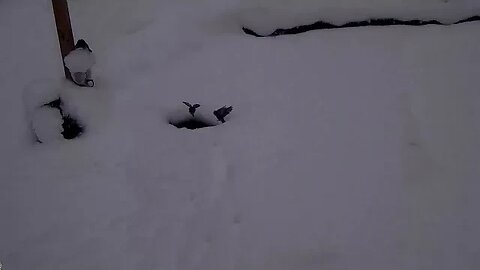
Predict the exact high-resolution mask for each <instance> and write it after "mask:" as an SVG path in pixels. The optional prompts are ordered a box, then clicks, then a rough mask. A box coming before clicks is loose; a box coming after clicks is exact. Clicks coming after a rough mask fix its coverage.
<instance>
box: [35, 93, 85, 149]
mask: <svg viewBox="0 0 480 270" xmlns="http://www.w3.org/2000/svg"><path fill="white" fill-rule="evenodd" d="M34 114H35V116H34V118H33V122H32V130H33V134H34V139H35V141H36V142H38V143H45V142H49V141H53V140H56V139H58V137H59V136H61V137H63V138H64V139H66V140H72V139H75V138H77V137H79V136H80V135H81V134H82V133H83V130H84V127H83V126H82V124H81V123H80V122H79V121H78V120H77V119H76V118H75V117H73V116H72V115H70V114H66V113H65V109H64V104H63V102H62V100H61V98H57V99H55V100H53V101H51V102H48V103H46V104H44V105H42V106H40V107H39V108H37V109H36V111H35V112H34Z"/></svg>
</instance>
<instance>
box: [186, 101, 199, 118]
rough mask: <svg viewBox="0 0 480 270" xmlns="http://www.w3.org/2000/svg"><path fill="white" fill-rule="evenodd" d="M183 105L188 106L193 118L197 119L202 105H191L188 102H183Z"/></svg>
mask: <svg viewBox="0 0 480 270" xmlns="http://www.w3.org/2000/svg"><path fill="white" fill-rule="evenodd" d="M183 104H185V105H187V107H188V112H189V113H190V114H191V115H192V117H195V112H196V110H197V108H198V107H200V104H193V105H192V104H190V103H188V102H185V101H184V102H183Z"/></svg>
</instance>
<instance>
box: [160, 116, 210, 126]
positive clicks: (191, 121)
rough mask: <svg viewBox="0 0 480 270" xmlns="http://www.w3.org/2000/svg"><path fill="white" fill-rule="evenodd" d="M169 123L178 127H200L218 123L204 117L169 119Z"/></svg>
mask: <svg viewBox="0 0 480 270" xmlns="http://www.w3.org/2000/svg"><path fill="white" fill-rule="evenodd" d="M168 123H169V124H170V125H172V126H174V127H176V128H186V129H199V128H206V127H213V126H216V125H217V123H215V122H212V121H209V120H207V119H204V118H202V117H185V118H180V119H175V120H169V121H168Z"/></svg>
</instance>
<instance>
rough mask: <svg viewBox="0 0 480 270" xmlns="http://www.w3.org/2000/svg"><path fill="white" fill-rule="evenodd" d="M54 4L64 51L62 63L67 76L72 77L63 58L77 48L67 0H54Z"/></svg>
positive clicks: (61, 47) (60, 40)
mask: <svg viewBox="0 0 480 270" xmlns="http://www.w3.org/2000/svg"><path fill="white" fill-rule="evenodd" d="M52 6H53V14H54V15H55V24H56V26H57V35H58V42H59V44H60V51H61V52H62V65H63V67H64V70H65V77H66V78H67V79H71V74H70V72H69V71H68V69H67V68H66V67H65V64H64V63H63V58H64V57H65V56H67V54H68V53H70V52H71V51H72V50H73V49H74V48H75V45H74V41H73V32H72V25H71V23H70V15H69V14H68V4H67V0H52Z"/></svg>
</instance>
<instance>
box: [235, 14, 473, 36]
mask: <svg viewBox="0 0 480 270" xmlns="http://www.w3.org/2000/svg"><path fill="white" fill-rule="evenodd" d="M474 21H480V16H472V17H469V18H466V19H463V20H460V21H457V22H455V23H450V24H447V23H441V22H439V21H437V20H427V21H424V20H399V19H391V18H378V19H369V20H365V21H356V22H348V23H345V24H342V25H335V24H331V23H328V22H324V21H317V22H315V23H313V24H308V25H300V26H295V27H292V28H287V29H283V28H279V29H277V30H275V31H273V32H272V33H271V34H269V35H260V34H257V33H256V32H255V31H253V30H252V29H249V28H246V27H242V30H243V32H244V33H245V34H247V35H251V36H254V37H275V36H281V35H294V34H300V33H305V32H308V31H312V30H322V29H339V28H350V27H362V26H389V25H408V26H423V25H445V26H447V25H455V24H461V23H467V22H474Z"/></svg>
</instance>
